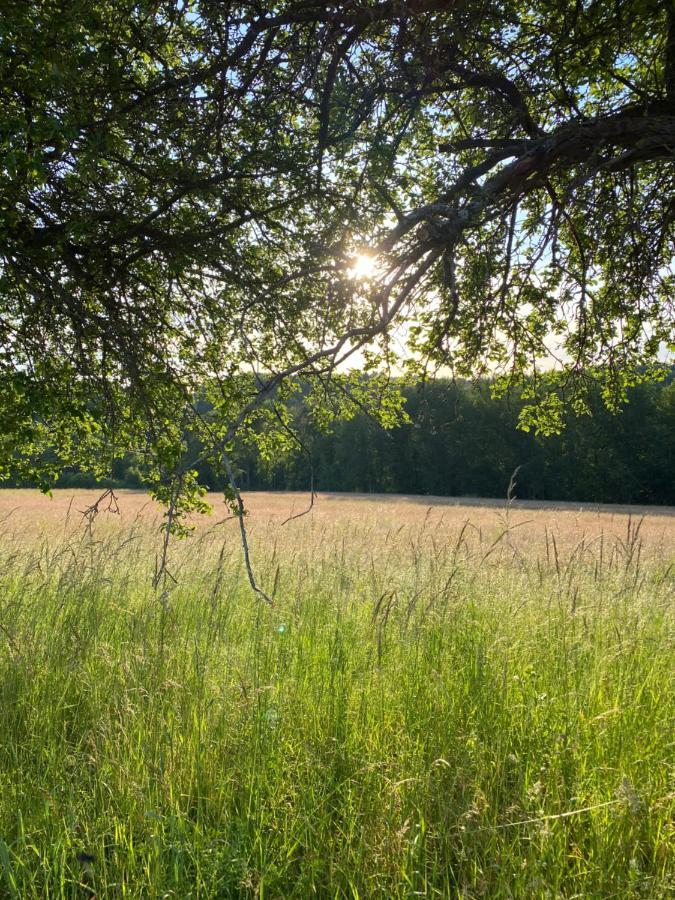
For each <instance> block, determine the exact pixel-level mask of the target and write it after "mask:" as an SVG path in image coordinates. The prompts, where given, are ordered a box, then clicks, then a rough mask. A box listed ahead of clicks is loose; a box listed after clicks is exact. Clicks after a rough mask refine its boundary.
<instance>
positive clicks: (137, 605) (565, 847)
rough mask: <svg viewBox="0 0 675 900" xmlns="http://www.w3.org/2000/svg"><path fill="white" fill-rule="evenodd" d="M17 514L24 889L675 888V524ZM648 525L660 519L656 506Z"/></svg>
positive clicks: (627, 518) (12, 496)
mask: <svg viewBox="0 0 675 900" xmlns="http://www.w3.org/2000/svg"><path fill="white" fill-rule="evenodd" d="M94 498H95V493H94V492H75V493H73V492H61V493H57V494H56V495H55V497H54V499H52V500H49V499H48V498H45V497H42V496H40V495H39V494H37V493H36V492H32V491H9V490H6V491H2V492H1V493H0V896H3V897H9V898H21V900H23V898H62V897H63V898H83V897H88V898H92V897H98V898H108V897H110V898H116V897H133V898H136V897H148V898H166V897H176V898H195V897H200V898H212V897H213V898H230V897H232V898H235V897H246V898H248V897H251V898H260V900H263V898H286V897H289V898H309V897H321V898H322V897H325V898H343V897H344V898H353V900H357V898H369V897H382V898H404V897H405V898H408V897H442V898H458V900H459V898H463V900H469V898H574V897H577V898H587V897H592V898H611V897H617V898H624V897H644V898H649V900H656V898H666V897H670V896H673V892H674V891H675V866H674V854H673V850H674V844H675V827H674V826H673V821H674V816H673V813H674V812H675V779H674V775H675V754H674V753H673V747H674V744H673V722H674V717H673V709H674V704H673V700H674V698H673V685H674V679H673V668H674V667H673V662H674V659H675V653H674V649H675V644H674V640H673V635H674V634H675V632H674V630H673V620H674V615H673V593H674V591H673V588H674V586H675V571H674V563H675V550H674V547H675V540H674V538H675V510H672V509H662V510H647V511H638V512H637V513H635V512H634V511H633V512H629V511H628V510H623V509H616V508H615V509H612V508H603V509H599V508H592V509H584V510H579V509H578V508H574V507H573V506H571V505H569V504H568V505H563V504H560V505H558V506H553V505H551V506H549V507H546V508H537V506H536V505H535V504H529V505H528V504H505V505H496V504H493V505H485V503H484V502H483V503H482V504H481V503H479V502H477V501H476V502H469V501H466V502H461V503H449V502H443V501H441V500H437V499H429V498H408V499H406V498H382V497H380V498H364V497H349V496H336V495H333V496H320V497H319V498H318V499H317V501H316V504H315V506H314V508H313V509H312V511H311V512H310V513H308V514H307V515H304V516H301V517H300V518H292V519H291V520H290V521H285V520H287V519H288V517H289V516H291V515H295V514H297V513H299V512H301V511H302V510H303V508H304V507H305V506H306V504H307V497H304V496H302V495H291V494H277V495H272V494H252V495H250V496H249V497H247V498H246V500H247V502H248V503H249V505H250V515H249V516H248V527H249V533H250V544H251V551H252V561H253V566H254V569H255V573H256V577H257V579H258V581H259V582H260V585H261V587H263V589H264V590H265V591H266V592H267V593H269V594H270V595H271V596H273V598H274V602H273V604H272V605H271V606H268V605H267V604H265V603H264V602H261V601H259V600H257V599H256V598H255V596H254V595H253V594H252V592H251V590H250V587H249V585H248V582H247V580H246V577H245V571H244V567H243V560H242V552H241V545H240V541H239V535H238V523H237V522H236V521H233V520H231V519H229V518H228V516H227V512H226V510H225V509H224V507H223V504H222V500H219V499H218V498H214V504H215V505H216V508H215V510H214V513H213V515H212V516H211V517H208V518H205V519H203V520H200V521H198V522H196V523H195V531H194V533H193V535H192V536H191V537H190V538H188V539H187V540H185V541H176V542H175V543H173V544H172V545H171V546H170V555H169V569H170V572H171V576H172V577H171V578H169V579H168V580H167V582H166V583H165V584H162V585H160V586H158V587H157V588H154V587H153V583H152V581H153V572H154V569H155V565H156V559H157V554H158V552H159V550H160V546H161V535H160V533H159V531H158V526H159V524H160V522H161V512H160V511H159V510H158V509H157V508H156V507H154V506H153V505H152V504H151V503H150V502H149V501H148V499H147V497H145V496H144V495H142V494H138V493H132V492H121V493H120V496H119V513H117V514H116V513H114V512H111V511H108V512H106V511H101V512H100V513H99V515H97V516H96V517H93V518H91V517H90V519H89V520H87V519H84V518H83V516H82V515H81V511H82V510H84V509H86V507H87V506H88V505H89V504H90V503H91V502H92V501H93V499H94ZM643 513H644V514H643Z"/></svg>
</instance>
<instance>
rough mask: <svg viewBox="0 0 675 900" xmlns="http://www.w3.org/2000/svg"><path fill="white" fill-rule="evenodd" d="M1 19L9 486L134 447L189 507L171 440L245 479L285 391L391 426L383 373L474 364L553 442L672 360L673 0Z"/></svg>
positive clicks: (433, 2) (265, 444)
mask: <svg viewBox="0 0 675 900" xmlns="http://www.w3.org/2000/svg"><path fill="white" fill-rule="evenodd" d="M3 6H4V7H5V8H4V10H3V13H4V14H3V16H2V19H1V20H0V22H1V24H0V236H1V241H0V345H1V351H0V381H1V384H2V391H1V392H0V434H1V435H2V437H1V441H2V444H1V450H0V465H1V466H2V473H0V474H5V475H8V474H12V475H18V476H20V477H31V478H32V477H39V478H40V479H41V481H42V483H43V484H45V485H47V484H48V483H49V482H50V480H51V479H53V477H54V476H55V474H56V472H57V471H58V469H59V468H60V467H62V466H68V465H80V466H83V467H85V468H87V469H88V470H90V471H92V472H94V474H100V475H105V474H106V473H107V472H108V471H109V469H110V466H111V465H112V461H113V460H114V459H115V458H118V457H119V456H121V455H123V454H124V453H125V452H127V451H129V450H134V451H136V452H141V453H143V454H144V455H145V458H146V460H147V467H148V473H149V476H150V478H151V481H152V483H153V484H154V485H155V490H156V492H157V495H158V496H159V497H160V498H162V499H164V500H167V501H172V502H173V504H174V506H176V500H177V498H179V497H180V498H181V504H182V505H181V504H179V505H178V506H177V507H176V509H177V512H180V511H184V510H187V509H189V508H190V506H194V505H195V504H198V502H199V499H198V491H197V487H196V476H195V470H194V467H195V465H196V462H197V461H196V460H194V459H192V458H191V457H190V454H189V452H188V451H189V448H188V444H187V442H186V432H188V431H190V430H191V431H192V432H193V433H196V434H198V435H199V441H200V446H201V447H202V448H203V449H202V450H201V453H202V457H203V458H207V459H208V462H209V464H210V465H211V466H213V467H216V468H217V469H218V470H219V471H221V472H224V473H225V475H226V476H227V478H228V479H229V481H230V483H231V484H232V486H233V490H234V481H235V474H234V472H233V470H232V465H231V463H230V461H229V457H228V452H229V449H230V447H231V444H232V441H233V439H234V438H235V437H238V438H239V439H243V440H251V441H255V442H257V444H258V445H259V446H261V447H262V448H263V451H266V452H268V453H272V452H275V450H276V448H279V447H283V446H284V445H285V444H289V443H293V442H294V441H296V440H297V436H296V435H294V433H293V430H292V428H291V425H290V419H289V414H288V409H287V400H288V398H289V397H290V395H292V394H293V392H294V391H297V390H298V384H299V379H300V378H301V379H302V383H303V385H309V386H310V396H309V399H308V401H307V402H308V404H309V408H310V410H311V412H312V415H313V416H314V417H315V419H316V421H317V422H318V423H319V424H322V423H323V424H325V423H327V422H329V421H330V420H331V418H332V417H334V416H336V415H343V414H344V415H349V414H351V411H353V410H354V409H356V408H361V409H364V408H365V409H367V410H369V412H370V413H371V414H373V415H375V416H377V417H379V418H380V419H381V420H382V421H383V422H385V424H386V423H387V422H390V421H392V420H393V419H394V418H395V417H396V415H397V414H398V412H399V407H400V400H399V399H397V396H396V393H395V392H391V391H387V384H388V382H389V373H390V372H391V370H392V366H394V365H397V366H398V371H399V372H400V371H407V370H410V371H414V372H416V373H420V372H426V371H429V370H430V369H431V370H433V369H436V368H438V367H446V368H447V370H451V371H453V372H455V373H457V374H459V375H462V376H469V375H476V374H486V373H489V374H490V375H491V376H493V377H495V376H496V377H497V379H498V383H500V382H499V379H500V378H501V379H502V381H501V383H502V384H503V385H507V384H509V383H511V384H512V383H517V384H519V386H520V389H521V391H522V390H526V391H530V393H531V400H532V403H531V405H530V407H529V408H528V409H527V410H526V411H525V413H524V415H523V418H522V421H521V424H522V425H524V426H525V427H539V428H544V429H547V428H548V429H555V428H556V427H558V426H559V424H560V422H561V417H562V408H563V406H564V404H565V402H570V403H572V404H573V405H574V406H575V408H576V409H583V408H584V404H585V403H586V402H587V399H586V398H587V396H588V390H589V385H590V384H591V383H597V382H599V383H600V385H601V389H602V391H603V393H604V397H605V400H606V402H607V403H608V404H610V405H612V404H614V403H616V402H620V401H621V399H622V398H623V396H624V394H625V391H626V388H627V387H628V386H629V385H630V384H632V383H634V382H636V381H637V380H639V379H640V378H644V377H646V376H647V375H649V374H653V373H654V371H655V370H656V368H657V367H658V358H659V351H660V348H663V345H664V343H665V344H666V346H669V347H670V348H671V349H672V347H673V293H674V292H673V288H674V278H673V258H674V247H673V237H674V235H675V228H674V223H675V190H674V188H675V181H674V175H675V167H674V166H673V163H674V162H675V6H674V5H673V3H672V0H666V2H665V3H664V2H657V0H622V2H615V0H590V2H584V3H582V2H577V0H574V2H572V0H530V2H527V3H525V2H523V0H473V2H471V3H467V2H464V0H454V2H453V0H412V2H407V3H403V2H397V0H350V2H346V3H340V4H337V3H336V4H319V3H315V2H313V0H303V2H281V3H273V4H267V5H265V6H263V5H261V4H259V3H256V2H250V3H230V2H220V0H134V2H124V0H114V2H113V0H67V2H61V0H59V2H56V0H40V2H36V0H12V2H11V3H7V0H5V3H4V4H3ZM397 358H398V362H396V359H397ZM551 361H553V362H554V363H555V366H554V373H553V374H552V373H551V372H550V371H549V372H548V373H547V376H546V378H545V379H544V384H545V389H544V392H543V393H541V392H540V391H539V390H538V387H537V385H538V381H537V373H538V372H541V371H542V370H544V369H546V368H550V365H551ZM350 364H353V369H354V371H350ZM363 372H366V373H368V377H364V376H363ZM533 376H534V377H533ZM200 399H201V400H206V401H208V406H209V410H210V413H209V415H208V416H204V415H202V414H201V413H200V404H199V402H197V401H198V400H200ZM203 461H204V459H201V460H200V462H203Z"/></svg>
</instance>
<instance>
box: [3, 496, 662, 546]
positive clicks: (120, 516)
mask: <svg viewBox="0 0 675 900" xmlns="http://www.w3.org/2000/svg"><path fill="white" fill-rule="evenodd" d="M100 496H101V491H100V490H61V491H54V494H53V496H52V497H47V496H44V495H43V494H41V493H40V492H39V491H36V490H29V489H17V490H3V491H0V523H2V525H3V529H2V530H3V531H4V533H7V532H10V533H13V534H14V536H15V537H17V538H18V537H21V538H22V539H31V538H36V537H39V536H42V535H44V534H47V533H51V534H54V528H55V526H58V527H62V528H63V529H64V530H65V531H69V532H70V531H74V530H77V529H78V528H81V527H84V518H83V516H82V512H83V511H84V510H86V509H87V507H89V506H91V505H92V504H93V503H95V501H96V500H97V499H98V498H99V497H100ZM116 497H117V501H118V513H117V514H113V513H112V512H110V511H109V510H107V509H106V507H107V501H106V502H104V503H103V504H101V513H100V515H99V517H98V521H97V528H99V529H100V528H101V527H104V528H105V530H108V529H109V528H113V529H115V528H122V529H124V528H128V527H129V526H130V525H131V524H132V523H133V522H134V521H137V520H139V519H140V520H142V521H143V522H144V523H146V524H148V525H150V526H152V525H155V524H156V526H157V527H158V528H159V526H160V525H161V522H162V514H163V511H162V508H161V507H160V506H159V505H158V504H156V503H154V502H153V501H152V500H151V499H150V498H149V497H148V495H147V494H146V493H144V492H142V491H127V490H120V491H118V492H116ZM244 499H245V503H246V508H247V510H248V518H247V522H248V527H249V529H250V531H251V534H252V536H253V537H254V538H255V535H256V533H257V534H258V535H261V531H264V532H265V533H266V534H267V535H269V533H270V531H272V530H278V529H280V528H281V526H282V523H284V522H286V520H287V519H288V518H289V517H291V516H297V515H298V514H299V513H303V511H304V510H306V509H307V508H308V504H309V496H308V495H307V494H304V493H291V492H288V493H286V492H283V493H282V492H279V493H273V492H252V493H248V494H246V495H245V497H244ZM208 500H209V502H210V503H211V505H212V506H213V512H212V514H211V515H210V516H198V517H195V519H194V524H195V526H196V528H197V530H198V531H202V530H207V531H210V530H212V529H219V530H220V529H223V530H230V531H231V533H232V536H233V537H234V536H235V535H236V532H237V528H236V523H234V522H233V521H231V520H229V511H228V510H227V508H226V507H225V505H224V502H223V497H222V495H220V494H216V493H213V494H209V495H208ZM356 524H358V527H359V532H360V533H362V534H363V533H366V534H368V535H369V546H370V547H371V548H376V547H377V545H378V544H381V543H387V542H388V541H389V540H390V538H391V536H392V534H394V533H396V534H399V533H401V532H408V533H409V534H410V535H415V538H416V540H417V539H419V535H420V530H421V529H423V530H422V536H423V537H424V535H426V536H427V537H428V538H429V539H430V540H436V541H438V540H447V541H454V540H456V538H457V535H458V532H459V531H460V530H462V529H463V528H465V531H466V532H467V533H466V538H467V540H470V539H471V538H472V537H475V538H476V539H477V540H479V541H480V543H482V544H486V545H488V546H489V543H490V542H491V541H492V540H495V539H496V538H497V537H499V535H501V534H503V532H504V531H505V528H508V531H509V539H510V541H511V542H512V543H513V544H514V546H515V547H516V548H519V549H520V550H521V551H523V552H525V553H527V555H531V553H532V551H534V550H536V551H542V550H543V549H544V547H545V545H546V542H547V536H550V535H554V537H555V541H556V546H557V548H558V550H559V551H560V552H567V553H569V552H570V551H571V550H572V549H573V548H574V547H575V546H577V545H578V544H579V543H580V542H583V544H584V545H585V546H589V544H591V543H592V542H596V541H599V540H601V539H603V538H607V539H608V540H610V541H620V542H621V541H626V540H630V539H631V535H632V536H633V537H634V531H635V529H636V528H637V527H638V526H639V538H640V541H641V544H642V550H643V553H644V554H646V555H649V556H653V555H657V556H663V557H667V556H669V555H670V554H671V553H672V548H673V547H675V509H674V508H673V507H639V506H635V507H629V506H611V505H599V504H590V505H588V504H587V505H584V504H578V505H577V504H572V503H537V502H533V501H515V502H514V503H512V504H511V505H510V506H509V505H508V504H507V503H506V502H505V501H498V500H484V499H479V498H468V497H462V498H446V497H428V496H401V495H382V494H372V495H366V494H324V493H321V494H318V495H317V497H316V499H315V503H314V507H313V509H312V510H311V511H310V512H309V513H308V514H307V515H301V516H300V517H299V518H297V519H294V520H292V521H289V522H286V524H284V525H283V528H282V529H281V530H282V531H283V533H285V534H286V535H287V536H288V537H289V538H291V536H292V533H293V532H294V531H295V533H296V534H297V536H298V538H300V537H301V536H302V539H303V540H304V537H305V536H306V535H307V531H308V530H309V531H310V532H312V533H313V534H316V532H317V530H318V531H322V532H323V531H326V533H327V534H328V533H330V536H331V538H334V537H335V536H336V535H337V534H348V533H349V530H350V528H351V527H353V526H354V525H356ZM289 531H290V532H291V535H288V532H289Z"/></svg>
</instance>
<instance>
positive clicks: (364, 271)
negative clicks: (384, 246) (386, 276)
mask: <svg viewBox="0 0 675 900" xmlns="http://www.w3.org/2000/svg"><path fill="white" fill-rule="evenodd" d="M376 265H377V263H376V259H375V257H374V256H373V255H372V254H370V253H358V254H357V255H356V256H355V257H354V258H353V260H352V265H351V268H350V269H349V274H350V276H351V277H352V278H355V279H356V280H358V281H368V279H370V278H372V277H373V275H374V274H375V268H376Z"/></svg>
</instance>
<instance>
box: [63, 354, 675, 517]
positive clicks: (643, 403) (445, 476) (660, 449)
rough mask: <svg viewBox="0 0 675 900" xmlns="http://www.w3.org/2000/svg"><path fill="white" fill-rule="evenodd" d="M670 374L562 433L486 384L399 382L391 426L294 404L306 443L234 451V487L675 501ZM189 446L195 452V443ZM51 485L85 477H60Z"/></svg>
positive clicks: (124, 466) (575, 419) (125, 478)
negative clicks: (330, 421) (534, 422)
mask: <svg viewBox="0 0 675 900" xmlns="http://www.w3.org/2000/svg"><path fill="white" fill-rule="evenodd" d="M673 374H675V372H674V373H673ZM673 374H671V377H670V378H669V379H667V380H666V381H664V382H656V383H655V382H649V383H645V384H641V385H638V386H636V387H634V388H632V389H631V390H630V391H629V403H628V404H627V405H626V406H625V407H624V408H622V410H621V411H620V412H619V413H617V414H612V413H611V412H609V411H608V410H607V409H606V408H605V406H604V404H603V403H602V402H601V399H600V398H599V397H598V398H597V402H596V403H594V404H593V409H592V415H590V416H588V415H583V416H576V415H574V414H573V413H571V412H570V413H568V415H567V420H566V427H565V429H564V431H563V432H562V433H561V434H559V435H553V436H549V437H543V436H537V435H535V434H534V433H532V432H524V431H522V430H519V429H518V427H517V421H518V414H519V411H520V408H521V403H520V402H519V401H518V399H517V398H515V397H514V396H513V395H511V396H506V397H502V398H495V397H493V396H492V395H491V393H490V385H489V384H488V383H487V382H481V383H479V384H477V385H470V384H468V383H466V382H455V381H448V380H439V381H434V382H428V383H425V384H420V385H418V386H411V387H406V388H404V389H403V390H404V394H405V397H406V407H405V408H406V411H407V414H408V416H409V419H410V421H409V422H407V423H405V424H401V425H399V426H397V427H395V428H393V429H390V430H384V429H383V428H382V427H381V426H380V425H378V424H377V423H376V422H374V421H372V420H371V419H370V418H369V417H368V416H367V415H366V414H364V413H358V414H357V415H356V416H355V417H354V418H352V419H350V420H348V421H338V422H336V423H335V425H334V427H333V429H332V431H331V432H330V433H322V432H321V431H320V430H319V429H318V428H317V427H316V426H315V425H313V424H312V422H311V418H310V416H308V415H307V409H306V407H305V405H304V402H303V400H302V399H300V400H299V401H298V404H297V410H296V416H295V422H294V430H295V431H296V433H297V435H298V437H299V439H300V441H301V442H302V444H303V447H300V446H299V445H298V446H297V448H296V451H293V450H291V451H290V452H289V453H288V454H287V455H285V456H283V457H281V458H279V457H275V458H274V459H273V460H272V461H266V460H264V459H263V457H262V456H261V454H260V452H259V451H258V450H257V449H256V448H252V447H249V448H245V447H240V448H239V449H238V453H237V463H238V468H239V471H240V476H239V480H240V484H241V487H242V488H243V489H244V490H307V489H309V487H310V484H312V483H313V485H314V489H315V490H319V491H355V492H365V493H369V492H373V493H403V494H406V493H411V494H436V495H442V496H476V497H504V496H505V494H506V491H507V488H508V484H509V479H510V477H511V474H512V472H513V471H514V469H515V468H516V467H517V466H520V471H519V473H518V478H517V482H518V484H517V491H516V493H517V496H518V497H519V498H521V499H538V500H574V501H580V502H600V503H653V504H666V505H675V380H674V379H673ZM190 451H191V452H192V453H194V456H195V457H197V456H198V455H199V453H198V451H199V447H198V446H196V445H195V444H194V442H192V445H191V447H190ZM197 470H198V472H199V477H200V480H201V481H202V483H204V484H206V485H208V487H209V488H211V489H212V490H219V489H221V488H223V487H224V486H225V485H224V484H221V481H220V479H219V478H218V477H217V476H215V475H214V474H213V472H212V471H211V470H210V469H209V468H208V466H203V465H202V466H200V465H199V464H197ZM110 483H111V484H114V485H117V486H120V487H133V488H139V487H143V486H144V478H143V474H142V467H141V466H140V465H139V461H138V460H137V459H136V458H134V457H133V456H128V457H127V458H126V459H125V460H120V461H117V462H116V463H115V468H114V470H113V478H112V479H111V482H110ZM58 484H59V486H66V487H77V486H90V485H93V484H94V482H92V481H91V480H90V479H88V478H86V477H85V476H84V475H82V474H81V473H79V472H69V473H68V472H67V473H65V474H64V475H63V476H61V479H60V481H59V483H58Z"/></svg>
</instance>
